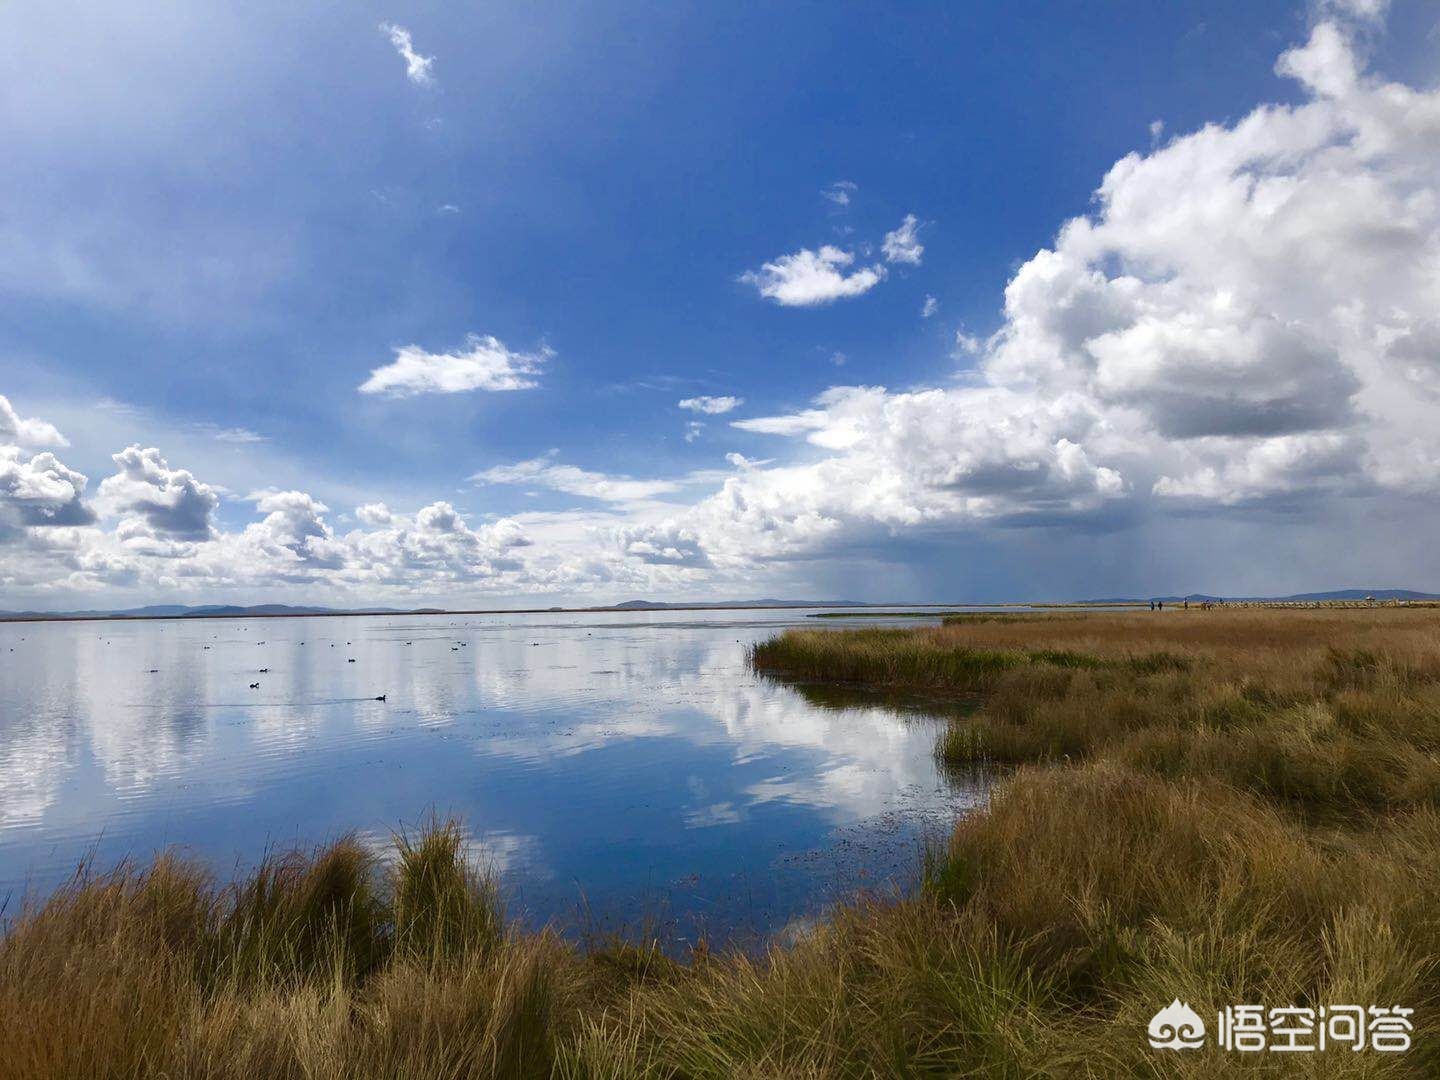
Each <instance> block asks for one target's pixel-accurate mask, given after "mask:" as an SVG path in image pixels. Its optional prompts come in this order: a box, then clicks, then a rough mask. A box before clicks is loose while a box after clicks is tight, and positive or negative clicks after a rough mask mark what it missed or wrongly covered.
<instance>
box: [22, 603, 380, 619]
mask: <svg viewBox="0 0 1440 1080" xmlns="http://www.w3.org/2000/svg"><path fill="white" fill-rule="evenodd" d="M360 610H362V611H365V612H391V611H395V612H398V611H399V610H400V609H399V608H363V609H360ZM350 613H351V612H346V611H339V610H336V609H335V608H325V607H296V606H294V605H291V604H252V605H250V606H248V607H246V606H242V605H240V604H208V605H202V606H191V605H186V604H148V605H146V606H145V607H138V608H123V609H120V610H118V611H117V610H110V611H100V610H88V611H0V619H45V618H50V619H187V618H197V619H203V618H217V617H218V618H225V617H226V616H231V617H236V618H242V617H244V616H247V615H250V616H253V615H343V614H350Z"/></svg>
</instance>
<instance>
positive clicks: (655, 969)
mask: <svg viewBox="0 0 1440 1080" xmlns="http://www.w3.org/2000/svg"><path fill="white" fill-rule="evenodd" d="M754 662H755V665H756V666H757V667H758V668H760V669H761V670H767V671H776V672H781V671H783V672H785V673H787V674H790V675H796V676H800V677H803V678H809V679H828V680H849V681H855V682H863V683H866V684H873V685H888V686H895V687H906V688H922V689H925V690H926V691H928V692H931V693H937V692H943V693H955V694H963V693H969V692H971V691H983V692H984V694H985V697H984V702H983V705H982V706H981V707H980V709H979V710H978V711H975V712H973V713H970V714H967V715H966V716H965V717H964V718H962V719H957V720H955V721H953V722H952V723H951V725H950V727H949V732H948V734H947V735H946V736H945V737H944V739H943V741H942V744H941V746H940V748H939V750H938V752H939V753H941V754H942V755H943V756H945V757H947V758H950V759H953V760H956V761H961V762H967V763H968V762H973V761H977V760H980V761H1004V762H1011V763H1015V764H1016V767H1015V769H1014V772H1013V774H1012V775H1010V777H1009V778H1008V779H1007V780H1006V781H1005V783H1004V784H1002V785H1001V786H1000V788H999V789H998V791H997V794H996V796H995V799H994V801H993V803H992V805H991V806H990V808H989V809H988V810H987V811H985V812H982V813H977V814H974V815H972V816H970V817H968V818H966V819H965V820H964V821H962V823H961V824H960V826H959V827H958V828H957V830H956V832H955V833H954V835H953V836H952V838H951V839H950V842H949V844H948V846H947V847H946V848H945V849H944V850H943V851H938V852H936V853H934V855H933V857H932V858H931V859H930V860H929V862H928V865H927V868H926V877H927V885H926V888H925V889H924V891H923V892H922V893H921V895H919V896H916V897H914V898H912V899H909V900H905V901H902V902H898V903H897V902H889V903H866V902H863V901H861V902H857V903H856V904H854V905H853V906H850V907H848V908H845V909H843V910H841V911H839V912H837V913H836V914H835V916H834V917H833V918H832V919H831V920H829V921H828V922H827V923H826V924H825V925H823V926H820V927H818V928H817V929H815V930H814V931H813V932H811V933H809V934H808V935H806V936H805V937H803V938H802V939H800V940H799V941H798V942H796V943H794V944H792V945H790V946H788V947H785V948H778V947H777V948H775V949H773V950H771V951H769V952H768V953H765V954H763V955H715V954H707V953H703V952H702V953H700V954H697V955H696V956H694V957H692V958H691V959H689V960H688V961H687V962H675V961H672V960H668V959H666V958H664V957H663V955H662V954H661V953H660V951H659V950H658V949H657V948H655V947H654V945H653V943H647V942H645V941H643V940H637V941H631V942H627V943H613V944H610V945H602V946H597V947H592V948H589V949H578V948H575V947H573V946H571V945H569V944H566V943H564V942H562V941H561V940H559V939H557V938H556V937H555V936H553V935H550V934H545V933H538V934H537V933H529V932H522V931H519V930H517V929H515V928H513V927H511V926H508V925H507V924H506V922H505V920H504V918H503V916H502V913H501V912H500V910H499V905H498V902H497V901H496V898H495V895H496V894H495V889H494V886H493V883H492V882H489V881H488V880H486V879H485V878H484V877H483V876H481V875H478V874H476V873H475V872H473V871H472V870H470V869H469V868H467V867H466V866H465V864H464V860H463V858H462V852H463V843H462V839H461V836H460V834H459V832H458V831H457V830H454V829H446V828H440V829H437V830H435V831H433V832H432V833H431V834H429V835H428V836H426V837H424V838H414V839H412V840H411V841H409V842H405V841H401V842H400V843H399V845H398V847H397V849H396V850H395V851H394V852H393V853H391V854H389V855H387V856H386V857H385V858H383V859H382V858H378V857H377V856H376V855H375V854H373V853H370V852H367V851H366V850H365V849H363V848H361V847H360V846H359V845H357V844H355V843H354V842H349V841H342V842H341V843H338V844H336V845H334V846H332V847H330V848H328V849H326V850H325V851H322V852H320V853H317V854H314V855H310V856H306V857H300V856H289V857H285V858H281V859H277V860H275V861H273V862H272V863H271V864H270V865H268V866H267V867H265V868H263V869H262V870H261V872H259V873H258V874H256V875H254V876H253V877H251V878H249V879H247V880H245V881H243V882H241V883H239V884H238V885H229V886H221V885H218V884H217V883H215V882H214V881H213V880H211V879H210V878H209V877H208V876H206V875H205V874H204V873H202V872H201V871H199V870H197V869H196V868H194V867H190V866H187V865H185V864H183V863H180V862H176V861H173V860H162V861H160V862H158V863H156V864H154V865H153V866H150V867H147V868H144V869H122V870H121V871H118V872H116V873H114V874H112V875H110V876H107V877H103V878H99V879H97V880H93V881H89V882H82V883H77V884H76V885H75V886H74V887H72V888H69V889H66V890H62V891H61V892H60V893H58V894H57V895H56V896H54V897H53V898H51V899H50V900H49V901H48V902H47V903H46V904H45V905H44V906H42V907H40V908H38V909H35V910H32V911H29V912H27V913H25V914H24V915H22V916H21V917H20V918H19V919H18V920H16V922H15V923H14V925H12V926H11V927H10V928H9V931H8V933H7V935H6V937H5V939H4V941H3V943H0V1047H4V1050H3V1051H0V1077H12V1076H13V1077H45V1076H97V1077H98V1076H142V1075H154V1076H167V1077H190V1076H195V1077H201V1076H205V1077H229V1076H236V1077H238V1076H246V1077H257V1076H264V1077H270V1076H279V1077H331V1076H335V1077H349V1076H353V1077H369V1076H411V1077H469V1076H481V1077H485V1076H494V1077H501V1076H506V1077H508V1076H536V1077H542V1076H557V1077H617V1078H618V1077H637V1076H638V1077H677V1078H678V1077H697V1078H698V1077H706V1078H710V1077H713V1078H717V1080H719V1078H722V1077H727V1078H728V1077H770V1076H783V1077H808V1078H820V1077H852V1076H853V1077H867V1076H885V1077H897V1078H898V1077H915V1076H936V1077H940V1076H956V1075H970V1076H1015V1077H1021V1076H1035V1075H1047V1076H1094V1077H1111V1076H1157V1077H1159V1076H1176V1075H1180V1076H1192V1077H1197V1078H1198V1077H1209V1076H1217V1075H1228V1074H1231V1073H1235V1072H1242V1071H1243V1072H1245V1073H1247V1074H1248V1073H1251V1072H1259V1073H1264V1074H1271V1075H1277V1076H1281V1075H1296V1074H1300V1075H1310V1076H1347V1077H1348V1076H1355V1077H1390V1076H1395V1077H1401V1076H1404V1077H1409V1076H1415V1077H1420V1076H1432V1075H1436V1073H1437V1071H1440V1052H1437V1048H1436V1046H1435V1044H1436V1042H1437V1041H1440V1040H1437V1039H1436V1007H1437V1005H1440V807H1437V800H1440V783H1437V782H1436V768H1437V766H1436V755H1437V753H1440V616H1437V614H1436V613H1434V612H1425V611H1408V610H1405V609H1395V610H1366V611H1345V612H1335V611H1306V612H1299V611H1284V612H1261V611H1234V612H1231V611H1212V612H1203V613H1202V612H1198V611H1196V612H1190V613H1180V612H1177V613H1174V614H1173V615H1172V614H1171V613H1169V612H1167V613H1165V614H1163V615H1161V614H1158V613H1157V614H1156V615H1154V616H1151V615H1150V614H1149V613H1148V612H1147V613H1141V614H1114V613H1094V614H1090V613H1086V614H1078V615H1077V614H1065V615H1056V616H1033V615H1031V616H1019V615H1017V616H1001V617H965V618H962V619H958V620H955V621H954V622H952V623H951V624H950V625H947V626H943V627H938V628H929V629H918V630H898V629H897V630H885V629H878V628H877V629H865V630H855V631H833V632H831V631H792V632H790V633H787V634H786V635H784V636H782V637H781V638H779V639H777V640H776V641H774V642H771V643H769V644H766V645H762V646H760V647H759V648H757V649H756V651H755V654H754ZM1176 997H1178V998H1180V999H1182V1000H1186V1001H1189V1002H1190V1003H1191V1004H1192V1005H1193V1006H1194V1007H1195V1008H1196V1009H1197V1010H1198V1011H1199V1012H1200V1013H1201V1014H1202V1015H1203V1016H1206V1019H1207V1021H1212V1020H1213V1017H1214V1011H1215V1010H1216V1009H1217V1008H1219V1007H1221V1006H1224V1005H1230V1004H1263V1005H1267V1006H1277V1005H1290V1004H1302V1005H1317V1004H1324V1003H1330V1004H1359V1005H1371V1004H1375V1005H1386V1006H1388V1005H1396V1004H1398V1005H1404V1006H1408V1007H1412V1008H1414V1009H1415V1010H1416V1011H1415V1014H1414V1017H1413V1019H1414V1021H1415V1024H1416V1029H1417V1030H1416V1036H1415V1048H1414V1049H1412V1050H1411V1051H1410V1052H1409V1053H1408V1054H1404V1055H1387V1054H1377V1053H1373V1052H1366V1053H1358V1054H1357V1053H1352V1052H1350V1051H1348V1050H1345V1049H1339V1050H1333V1051H1331V1052H1328V1053H1326V1054H1324V1055H1309V1054H1306V1055H1284V1054H1255V1055H1239V1054H1235V1053H1228V1054H1227V1053H1223V1052H1221V1051H1218V1050H1216V1049H1213V1041H1212V1048H1211V1049H1206V1050H1203V1051H1195V1052H1189V1053H1180V1054H1177V1053H1173V1052H1171V1053H1164V1054H1162V1053H1160V1052H1157V1051H1153V1050H1151V1049H1150V1048H1149V1047H1148V1045H1147V1043H1146V1038H1145V1027H1146V1024H1147V1022H1148V1020H1149V1018H1150V1017H1151V1015H1153V1014H1154V1012H1155V1011H1156V1010H1157V1009H1158V1008H1159V1007H1161V1006H1162V1005H1165V1004H1167V1003H1168V1002H1169V1001H1170V1000H1171V999H1172V998H1176ZM1211 1028H1212V1032H1213V1024H1212V1025H1211Z"/></svg>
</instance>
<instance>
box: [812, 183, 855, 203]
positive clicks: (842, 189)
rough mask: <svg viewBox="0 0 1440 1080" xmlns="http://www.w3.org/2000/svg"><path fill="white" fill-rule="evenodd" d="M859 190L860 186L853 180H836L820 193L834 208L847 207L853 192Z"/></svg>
mask: <svg viewBox="0 0 1440 1080" xmlns="http://www.w3.org/2000/svg"><path fill="white" fill-rule="evenodd" d="M859 190H860V185H859V184H857V183H855V182H854V181H853V180H836V181H835V182H834V183H833V184H831V185H830V186H829V187H827V188H825V189H824V190H823V191H821V192H820V194H821V196H822V197H823V198H825V199H826V200H827V201H829V202H832V203H834V204H835V205H836V206H849V205H850V200H851V199H852V198H853V197H854V195H855V192H857V191H859Z"/></svg>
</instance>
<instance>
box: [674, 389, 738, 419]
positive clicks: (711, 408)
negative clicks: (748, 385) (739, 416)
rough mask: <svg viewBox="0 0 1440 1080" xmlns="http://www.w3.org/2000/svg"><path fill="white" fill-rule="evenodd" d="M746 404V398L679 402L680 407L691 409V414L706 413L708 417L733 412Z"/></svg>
mask: <svg viewBox="0 0 1440 1080" xmlns="http://www.w3.org/2000/svg"><path fill="white" fill-rule="evenodd" d="M744 404H745V399H744V398H738V397H729V396H725V397H708V396H706V395H703V394H702V395H701V396H700V397H693V398H685V399H683V400H682V401H680V402H679V407H680V408H682V409H689V410H690V411H691V412H697V413H704V414H705V415H707V416H719V415H720V414H722V413H727V412H731V411H732V410H734V409H737V408H739V407H740V406H741V405H744Z"/></svg>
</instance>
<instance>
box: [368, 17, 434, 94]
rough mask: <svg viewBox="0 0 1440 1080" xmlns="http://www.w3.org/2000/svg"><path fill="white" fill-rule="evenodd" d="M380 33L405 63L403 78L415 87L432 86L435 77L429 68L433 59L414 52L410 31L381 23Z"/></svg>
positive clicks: (392, 24) (432, 65) (432, 63)
mask: <svg viewBox="0 0 1440 1080" xmlns="http://www.w3.org/2000/svg"><path fill="white" fill-rule="evenodd" d="M380 32H381V33H382V34H384V35H385V36H386V37H388V38H389V39H390V44H391V45H393V46H395V51H396V52H397V53H399V54H400V58H401V59H402V60H404V61H405V77H406V78H407V79H409V80H410V81H411V82H412V83H414V84H415V85H416V86H433V85H434V83H435V75H434V72H432V71H431V68H433V67H434V66H435V58H434V57H433V56H421V55H420V54H419V53H418V52H416V51H415V44H414V42H413V41H411V39H410V31H409V30H406V29H405V27H403V26H397V25H395V24H394V23H389V22H383V23H381V24H380Z"/></svg>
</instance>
